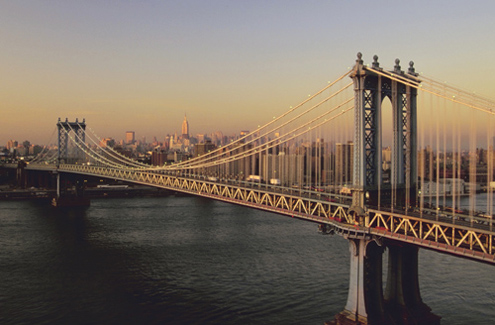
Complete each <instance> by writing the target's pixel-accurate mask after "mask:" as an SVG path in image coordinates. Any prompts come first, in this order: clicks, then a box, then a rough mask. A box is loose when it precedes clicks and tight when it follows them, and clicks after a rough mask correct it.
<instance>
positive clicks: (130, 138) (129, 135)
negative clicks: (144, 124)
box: [125, 131, 136, 144]
mask: <svg viewBox="0 0 495 325" xmlns="http://www.w3.org/2000/svg"><path fill="white" fill-rule="evenodd" d="M134 142H136V138H135V133H134V131H127V132H126V133H125V143H126V144H134Z"/></svg>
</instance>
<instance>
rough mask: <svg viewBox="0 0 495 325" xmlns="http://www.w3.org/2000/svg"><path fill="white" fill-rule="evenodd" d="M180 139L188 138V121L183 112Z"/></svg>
mask: <svg viewBox="0 0 495 325" xmlns="http://www.w3.org/2000/svg"><path fill="white" fill-rule="evenodd" d="M182 139H189V122H187V117H186V115H185V114H184V121H183V122H182Z"/></svg>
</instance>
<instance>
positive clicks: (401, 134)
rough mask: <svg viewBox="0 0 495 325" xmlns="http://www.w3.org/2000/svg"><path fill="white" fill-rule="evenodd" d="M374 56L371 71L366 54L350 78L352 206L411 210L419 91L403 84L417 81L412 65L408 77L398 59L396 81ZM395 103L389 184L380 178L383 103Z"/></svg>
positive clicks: (415, 173) (413, 201)
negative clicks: (408, 208) (406, 81)
mask: <svg viewBox="0 0 495 325" xmlns="http://www.w3.org/2000/svg"><path fill="white" fill-rule="evenodd" d="M382 71H383V69H382V68H381V67H380V64H379V63H378V56H376V55H375V56H374V57H373V63H372V65H371V67H367V66H365V65H364V64H363V60H362V55H361V53H358V59H357V60H356V64H355V66H354V69H353V71H352V73H351V75H350V77H351V78H352V79H353V82H354V90H355V94H354V96H355V100H354V102H355V107H354V127H355V130H354V132H355V133H354V162H353V188H354V193H355V194H353V205H354V206H358V207H364V206H365V205H366V204H369V205H373V206H380V205H381V204H382V203H383V204H386V205H390V206H392V207H395V206H398V207H399V206H400V207H409V206H413V205H414V204H415V202H416V193H417V191H416V183H417V168H416V156H417V140H416V134H417V107H416V104H417V99H416V97H417V90H416V88H414V87H411V86H409V85H406V84H404V83H401V82H400V80H401V79H402V80H409V81H411V80H412V81H414V82H419V79H418V78H417V76H418V75H417V73H416V72H415V69H414V63H413V62H412V61H411V62H410V63H409V69H408V71H407V72H404V71H402V70H401V66H400V61H399V59H396V60H395V66H394V70H393V71H390V74H391V75H392V76H395V77H394V78H391V77H387V76H384V75H383V74H381V73H380V72H382ZM385 98H388V99H390V102H391V103H392V132H393V140H392V143H393V145H392V159H391V160H392V161H391V177H390V184H384V183H383V177H382V164H383V157H382V122H381V121H382V103H383V101H384V99H385Z"/></svg>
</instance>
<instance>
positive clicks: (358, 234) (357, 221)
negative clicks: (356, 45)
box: [28, 164, 495, 264]
mask: <svg viewBox="0 0 495 325" xmlns="http://www.w3.org/2000/svg"><path fill="white" fill-rule="evenodd" d="M28 168H29V169H31V168H32V169H46V170H49V169H54V167H53V166H42V165H41V166H36V167H35V166H29V167H28ZM58 171H59V172H68V173H76V174H83V175H88V176H100V177H105V178H110V179H117V180H122V181H126V182H131V183H136V184H143V185H148V186H154V187H160V188H164V189H168V190H173V191H179V192H183V193H188V194H193V195H197V196H203V197H208V198H212V199H216V200H220V201H224V202H229V203H233V204H238V205H243V206H247V207H251V208H256V209H260V210H265V211H269V212H273V213H277V214H281V215H286V216H291V217H295V218H299V219H304V220H308V221H312V222H316V223H319V224H322V225H326V226H328V227H330V228H331V229H332V230H333V231H335V232H337V233H339V234H342V235H344V236H346V237H351V238H364V237H368V238H375V239H377V240H381V239H383V238H388V239H392V240H397V241H402V242H408V243H412V244H414V245H417V246H421V247H424V248H429V249H432V250H436V251H441V252H445V253H449V254H454V255H459V256H463V257H466V258H470V259H475V260H479V261H483V262H487V263H491V264H495V243H494V240H493V237H494V235H495V232H494V231H493V224H492V220H491V219H490V223H489V225H488V226H485V228H487V229H484V228H477V227H474V226H473V227H469V226H463V225H458V224H455V221H454V219H452V221H451V222H450V223H449V222H446V221H438V220H435V217H434V216H431V218H432V219H433V220H430V219H427V218H425V216H424V215H423V216H422V217H420V216H411V215H406V214H402V213H394V212H385V211H380V210H373V209H369V210H367V211H366V213H365V214H364V216H363V215H359V214H356V213H355V212H354V211H353V210H352V209H350V208H349V206H348V205H346V204H341V203H338V202H329V201H325V200H322V199H318V198H314V197H301V196H298V195H295V194H291V193H290V191H289V190H288V189H284V188H283V187H280V190H279V192H275V191H273V190H268V189H263V188H258V187H257V186H256V185H254V187H253V188H250V187H242V186H239V185H237V184H228V183H218V182H211V181H208V180H200V179H190V178H186V177H181V176H175V175H165V174H157V173H153V172H146V171H139V170H121V169H115V168H108V167H100V166H87V165H72V164H63V165H60V167H59V169H58Z"/></svg>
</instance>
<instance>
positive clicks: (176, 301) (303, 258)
mask: <svg viewBox="0 0 495 325" xmlns="http://www.w3.org/2000/svg"><path fill="white" fill-rule="evenodd" d="M348 247H349V246H348V243H347V241H346V240H345V239H343V238H341V237H339V236H324V235H320V234H318V233H317V226H316V225H315V224H312V223H309V222H307V221H301V220H297V219H293V218H288V217H284V216H278V215H275V214H271V213H267V212H262V211H257V210H254V209H249V208H244V207H239V206H234V205H230V204H226V203H222V202H217V201H212V200H207V199H203V198H198V197H175V196H170V197H161V198H132V199H94V200H93V201H92V202H91V206H90V207H88V208H84V209H80V208H79V209H76V208H71V209H54V208H52V207H50V206H48V205H47V204H44V203H39V202H29V201H17V202H6V201H0V324H33V323H36V324H323V322H324V321H326V320H330V319H332V318H333V316H334V315H335V314H336V313H338V312H340V311H341V310H342V309H343V307H344V305H345V302H346V299H347V287H348V279H349V275H348V273H349V249H348ZM494 271H495V267H494V266H491V265H485V264H481V263H479V262H473V261H468V260H464V259H461V258H455V257H452V256H448V255H443V254H439V253H435V252H431V251H427V250H420V269H419V273H420V285H421V291H422V297H423V300H424V302H425V303H426V304H428V305H429V306H430V307H431V308H432V309H433V311H434V313H436V314H437V315H440V316H442V323H443V324H493V322H494V321H495V308H494V307H495V274H494Z"/></svg>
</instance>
